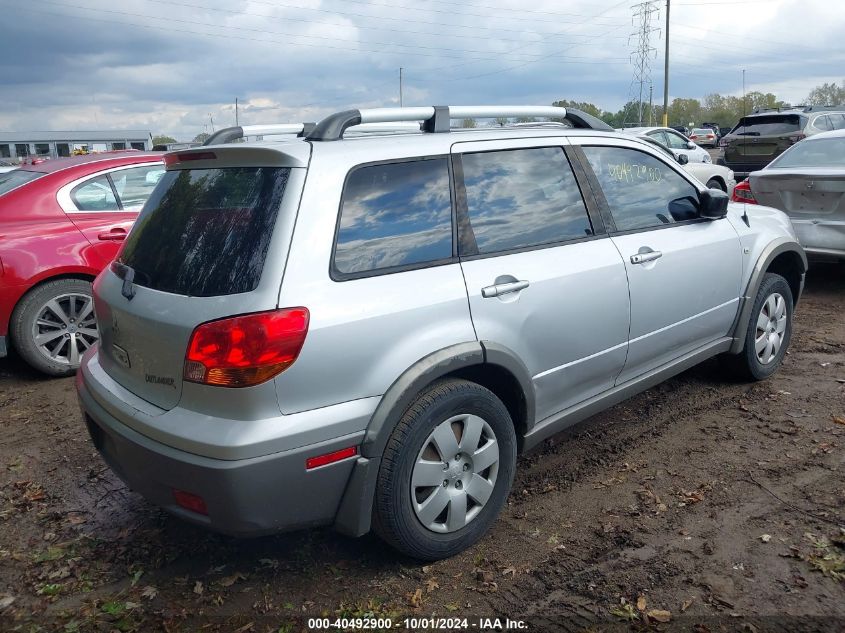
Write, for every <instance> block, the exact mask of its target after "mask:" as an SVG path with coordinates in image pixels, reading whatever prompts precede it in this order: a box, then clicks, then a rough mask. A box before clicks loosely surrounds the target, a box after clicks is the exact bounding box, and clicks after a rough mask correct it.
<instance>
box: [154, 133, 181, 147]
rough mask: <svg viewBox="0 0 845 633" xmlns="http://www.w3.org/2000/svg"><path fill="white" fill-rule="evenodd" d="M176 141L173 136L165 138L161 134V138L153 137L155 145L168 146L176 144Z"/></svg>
mask: <svg viewBox="0 0 845 633" xmlns="http://www.w3.org/2000/svg"><path fill="white" fill-rule="evenodd" d="M175 142H176V139H175V138H173V137H172V136H164V135H163V134H160V135H159V136H154V137H153V145H167V144H168V143H175Z"/></svg>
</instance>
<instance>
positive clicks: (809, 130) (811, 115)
mask: <svg viewBox="0 0 845 633" xmlns="http://www.w3.org/2000/svg"><path fill="white" fill-rule="evenodd" d="M843 128H845V105H842V106H806V107H803V106H798V107H795V108H788V109H778V110H760V111H757V110H755V111H754V113H753V114H749V115H748V116H744V117H742V118H741V119H740V120H739V123H737V124H736V125H735V126H734V128H733V129H732V130H731V131H730V133H729V134H728V135H727V136H725V137H724V139H723V140H722V142H721V146H722V148H723V149H724V152H725V154H724V157H723V158H719V159H718V160H717V161H716V162H717V163H718V164H720V165H724V166H726V167H729V168H730V169H732V170H733V171H734V174H735V175H736V176H737V180H739V179H740V178H744V177H746V176H747V175H748V174H749V173H750V172H752V171H756V170H758V169H763V167H765V166H766V165H768V164H769V163H770V162H772V161H773V160H774V159H775V158H777V157H778V156H780V155H781V154H782V153H783V152H784V151H785V150H786V149H788V148H789V147H791V146H792V145H794V144H795V143H797V142H798V141H800V140H801V139H803V138H806V137H808V136H811V135H813V134H818V133H819V132H828V131H830V130H840V129H843Z"/></svg>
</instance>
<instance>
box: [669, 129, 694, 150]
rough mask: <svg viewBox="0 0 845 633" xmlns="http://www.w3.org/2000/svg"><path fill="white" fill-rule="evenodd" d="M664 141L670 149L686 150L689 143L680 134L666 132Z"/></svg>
mask: <svg viewBox="0 0 845 633" xmlns="http://www.w3.org/2000/svg"><path fill="white" fill-rule="evenodd" d="M666 140H667V141H668V142H669V147H671V148H672V149H688V148H687V143H689V141H688V140H687V139H685V138H684V137H683V136H681V135H680V134H675V133H674V132H666Z"/></svg>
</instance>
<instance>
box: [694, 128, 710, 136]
mask: <svg viewBox="0 0 845 633" xmlns="http://www.w3.org/2000/svg"><path fill="white" fill-rule="evenodd" d="M692 133H693V134H695V135H696V136H707V135H708V134H713V130H705V129H701V128H699V129H695V130H693V131H692Z"/></svg>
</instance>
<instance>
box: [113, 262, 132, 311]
mask: <svg viewBox="0 0 845 633" xmlns="http://www.w3.org/2000/svg"><path fill="white" fill-rule="evenodd" d="M111 269H112V272H114V274H115V275H117V276H118V277H119V278H120V279H122V280H123V286H121V288H120V294H122V295H123V296H124V297H126V298H127V299H128V300H129V301H132V297H134V296H135V286H134V285H133V282H134V281H135V269H134V268H132V267H131V266H127V265H126V264H123V263H121V262H112V265H111Z"/></svg>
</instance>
